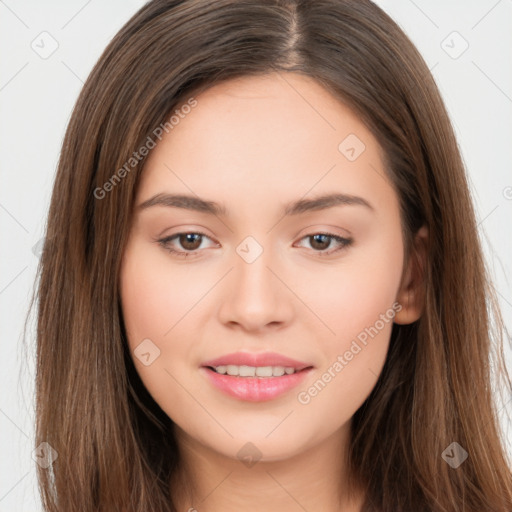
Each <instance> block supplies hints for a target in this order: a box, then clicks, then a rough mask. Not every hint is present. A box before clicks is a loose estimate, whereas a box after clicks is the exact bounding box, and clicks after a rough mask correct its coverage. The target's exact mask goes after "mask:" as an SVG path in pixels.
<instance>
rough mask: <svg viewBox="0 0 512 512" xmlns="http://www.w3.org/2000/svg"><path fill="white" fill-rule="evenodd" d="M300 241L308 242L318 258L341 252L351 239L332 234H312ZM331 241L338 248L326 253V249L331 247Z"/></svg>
mask: <svg viewBox="0 0 512 512" xmlns="http://www.w3.org/2000/svg"><path fill="white" fill-rule="evenodd" d="M302 240H308V241H309V243H310V246H311V248H312V249H313V250H314V251H315V252H317V253H318V254H319V255H320V256H327V255H329V254H332V253H334V252H338V251H341V250H343V249H345V248H346V247H348V246H349V245H350V244H351V243H352V242H353V240H352V239H351V238H343V237H341V236H338V235H334V234H332V233H314V234H312V235H306V236H305V237H304V238H302ZM333 240H334V242H335V243H336V244H337V245H338V247H337V248H334V249H331V250H329V251H327V250H326V249H328V248H329V247H331V245H332V242H333Z"/></svg>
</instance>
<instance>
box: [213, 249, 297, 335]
mask: <svg viewBox="0 0 512 512" xmlns="http://www.w3.org/2000/svg"><path fill="white" fill-rule="evenodd" d="M234 257H235V259H234V269H233V271H232V272H230V275H229V276H228V279H227V280H226V281H227V282H226V286H225V292H224V294H223V295H222V298H221V300H222V304H221V306H220V309H219V318H220V321H221V322H222V323H223V324H224V325H227V326H229V327H231V328H235V327H238V328H240V329H243V330H245V331H254V332H264V331H268V330H269V329H280V328H282V327H284V326H285V325H287V324H288V323H289V322H290V321H291V319H292V317H293V293H292V292H291V291H290V290H289V289H288V288H287V286H286V284H285V283H286V276H285V275H282V272H280V270H279V268H280V266H279V265H277V264H276V261H275V259H273V258H272V257H271V254H270V251H263V253H262V254H261V255H260V256H259V257H258V258H257V259H256V260H255V261H253V262H251V263H248V262H247V261H245V260H244V259H243V258H241V257H239V256H238V255H237V254H235V255H234Z"/></svg>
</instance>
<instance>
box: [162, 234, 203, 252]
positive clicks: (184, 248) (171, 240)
mask: <svg viewBox="0 0 512 512" xmlns="http://www.w3.org/2000/svg"><path fill="white" fill-rule="evenodd" d="M204 239H208V240H209V239H210V237H208V236H207V235H205V234H204V233H197V232H195V231H194V232H185V233H176V234H175V235H171V236H168V237H165V238H162V239H160V240H157V242H158V243H159V244H160V245H161V246H162V247H163V248H164V249H166V250H167V251H169V252H170V253H172V254H173V255H175V256H179V257H185V258H186V257H190V256H197V255H198V254H199V253H200V251H199V249H200V247H201V244H202V242H203V240H204Z"/></svg>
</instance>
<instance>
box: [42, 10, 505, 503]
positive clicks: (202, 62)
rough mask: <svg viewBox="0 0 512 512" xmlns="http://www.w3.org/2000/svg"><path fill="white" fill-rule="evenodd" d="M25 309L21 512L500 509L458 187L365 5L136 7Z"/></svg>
mask: <svg viewBox="0 0 512 512" xmlns="http://www.w3.org/2000/svg"><path fill="white" fill-rule="evenodd" d="M197 242H199V244H197ZM38 299H39V317H38V349H37V357H38V365H37V383H36V391H37V436H36V437H37V438H36V445H39V444H40V443H42V442H45V443H48V445H49V446H51V449H52V450H54V453H55V456H54V457H53V459H54V460H52V461H51V463H50V464H48V465H47V467H46V468H44V467H42V466H40V467H39V468H38V475H39V481H40V487H41V493H42V497H43V502H44V506H45V510H48V511H74V510H80V511H92V510H102V511H103V510H105V511H107V510H108V511H110V510H123V511H127V512H131V511H132V510H133V511H139V510H151V511H164V510H166V511H167V510H198V511H199V512H201V511H212V510H221V509H222V510H230V509H235V508H236V509H237V510H239V509H243V510H249V511H250V510H261V509H262V508H264V509H266V510H267V511H269V512H270V511H273V510H290V511H291V510H322V511H328V512H329V511H338V510H344V511H349V512H356V511H357V512H361V511H365V512H366V511H389V512H391V511H404V512H405V511H407V512H409V511H415V512H416V511H436V512H437V511H443V512H447V511H454V512H455V511H461V510H464V511H475V512H476V511H482V510H493V511H508V510H510V509H511V507H512V480H511V475H510V469H509V467H508V465H507V464H508V463H507V460H506V456H505V451H504V447H503V445H502V443H501V441H500V436H499V426H498V424H497V421H496V419H495V405H494V402H493V397H492V394H491V387H490V383H491V374H490V370H489V364H488V361H489V355H490V351H491V346H492V345H491V342H492V339H493V338H492V335H493V331H492V330H491V325H494V326H496V329H495V332H494V334H495V336H496V338H497V340H498V342H501V332H502V323H501V318H500V314H499V310H498V309H497V306H496V301H495V298H494V294H493V291H492V287H491V286H490V284H489V280H488V277H487V274H486V270H485V267H484V263H483V258H482V252H481V248H480V246H479V242H478V237H477V228H476V222H475V215H474V212H473V207H472V204H471V199H470V195H469V190H468V185H467V182H466V176H465V171H464V167H463V164H462V161H461V157H460V154H459V152H458V148H457V143H456V139H455V137H454V133H453V129H452V127H451V124H450V121H449V118H448V116H447V113H446V110H445V107H444V105H443V102H442V100H441V98H440V95H439V92H438V90H437V88H436V86H435V83H434V81H433V79H432V76H431V74H430V72H429V70H428V68H427V66H426V65H425V63H424V61H423V60H422V58H421V56H420V55H419V53H418V52H417V50H416V49H415V48H414V46H413V45H412V43H411V42H410V41H409V40H408V38H407V37H406V36H405V35H404V33H403V32H402V31H401V30H400V29H399V28H398V27H397V25H396V24H395V23H394V22H393V21H392V20H391V19H390V18H389V17H388V16H387V15H386V14H385V13H384V12H383V11H382V10H381V9H379V8H378V7H376V6H375V5H374V4H372V3H371V2H370V1H346V0H332V1H324V0H322V1H315V2H306V1H300V0H288V1H279V0H273V1H271V2H270V1H269V2H255V1H237V2H233V1H227V0H221V1H192V0H190V1H174V2H171V1H168V0H167V1H163V0H157V1H152V2H149V3H148V4H147V5H145V6H144V7H143V8H142V9H141V10H140V11H139V12H138V13H136V14H135V15H134V16H133V18H132V19H131V20H130V21H129V22H128V23H127V24H126V25H125V26H124V27H123V28H122V29H121V30H120V32H119V33H118V34H117V35H116V37H115V38H114V39H113V40H112V42H111V43H110V44H109V46H108V47H107V49H106V50H105V52H104V54H103V55H102V56H101V58H100V60H99V62H98V63H97V65H96V66H95V68H94V69H93V71H92V73H91V75H90V77H89V78H88V80H87V82H86V84H85V86H84V88H83V91H82V93H81V95H80V97H79V99H78V102H77V104H76V107H75V109H74V112H73V115H72V117H71V120H70V123H69V127H68V130H67V133H66V138H65V141H64V144H63V148H62V154H61V159H60V162H59V168H58V173H57V177H56V180H55V186H54V192H53V196H52V202H51V207H50V212H49V218H48V227H47V237H46V243H45V246H44V250H43V255H42V259H41V267H40V284H39V291H38ZM486 300H489V304H490V306H492V307H491V308H490V313H492V319H493V321H494V323H493V324H491V317H490V316H489V317H488V311H487V309H486V307H485V304H486ZM499 346H500V347H501V345H499ZM499 356H500V357H499V358H498V361H499V362H501V363H502V362H503V359H502V355H501V352H500V354H499ZM501 366H502V367H501V370H502V371H501V373H500V375H502V376H503V377H505V380H506V383H507V385H508V386H510V381H509V380H508V378H507V377H508V376H507V374H506V371H505V369H504V367H503V365H501ZM51 453H53V452H51Z"/></svg>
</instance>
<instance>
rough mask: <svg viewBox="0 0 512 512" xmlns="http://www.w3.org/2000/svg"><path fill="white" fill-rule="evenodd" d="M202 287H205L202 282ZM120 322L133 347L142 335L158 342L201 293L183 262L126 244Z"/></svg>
mask: <svg viewBox="0 0 512 512" xmlns="http://www.w3.org/2000/svg"><path fill="white" fill-rule="evenodd" d="M204 288H205V289H206V288H207V283H205V285H204ZM120 293H121V302H122V309H123V317H124V322H125V326H126V330H127V334H128V338H129V342H130V347H131V348H132V349H133V348H135V346H136V345H137V343H139V342H140V340H142V339H144V338H151V339H154V340H155V342H156V343H158V344H162V343H164V342H165V340H168V339H170V338H171V337H172V334H173V330H174V329H175V326H176V327H177V326H178V325H179V322H180V321H181V319H183V318H184V317H185V315H187V312H188V310H190V308H191V307H192V306H193V305H194V304H196V303H197V302H198V301H199V300H200V298H201V296H202V295H203V294H204V291H203V290H202V287H201V286H199V282H198V276H197V275H195V274H194V273H193V272H192V270H191V269H190V268H189V267H187V265H178V266H176V265H174V267H173V266H171V265H170V264H169V259H168V255H167V254H166V253H165V251H164V250H163V249H162V250H161V251H160V250H158V251H155V248H154V247H151V245H150V244H144V243H134V244H133V245H129V246H128V247H127V250H126V253H125V259H124V262H123V267H122V270H121V289H120Z"/></svg>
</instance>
